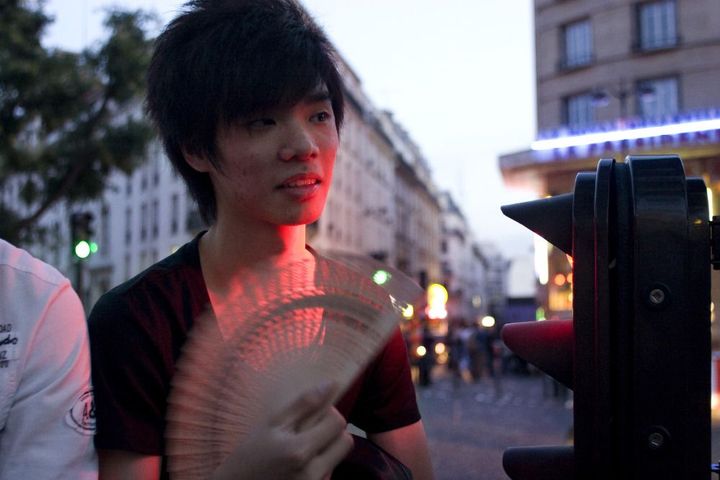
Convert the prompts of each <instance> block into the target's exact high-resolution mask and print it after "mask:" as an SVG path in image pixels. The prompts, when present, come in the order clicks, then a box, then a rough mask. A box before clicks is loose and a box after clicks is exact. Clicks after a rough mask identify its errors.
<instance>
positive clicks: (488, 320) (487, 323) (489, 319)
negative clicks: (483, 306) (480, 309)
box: [480, 315, 495, 328]
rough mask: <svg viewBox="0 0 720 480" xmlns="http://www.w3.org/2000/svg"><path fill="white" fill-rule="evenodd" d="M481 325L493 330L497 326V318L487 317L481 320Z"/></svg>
mask: <svg viewBox="0 0 720 480" xmlns="http://www.w3.org/2000/svg"><path fill="white" fill-rule="evenodd" d="M480 325H482V326H483V327H485V328H491V327H494V326H495V317H492V316H490V315H487V316H485V317H483V318H482V320H480Z"/></svg>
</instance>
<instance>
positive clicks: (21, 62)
mask: <svg viewBox="0 0 720 480" xmlns="http://www.w3.org/2000/svg"><path fill="white" fill-rule="evenodd" d="M153 20H154V17H153V16H151V15H150V14H148V13H146V12H143V11H139V10H138V11H120V10H112V11H109V12H108V14H107V16H106V19H105V24H104V25H105V28H106V29H107V38H106V40H104V41H103V42H101V43H100V44H99V45H97V46H96V47H93V48H88V49H86V50H84V51H82V52H80V53H74V52H67V51H62V50H60V49H55V48H46V47H44V46H43V45H42V42H41V40H42V35H43V32H44V30H45V28H46V27H47V26H48V25H49V24H50V22H51V19H50V18H49V17H48V16H47V15H46V14H45V13H44V12H43V10H42V2H33V1H31V0H0V219H1V220H0V237H2V238H5V239H8V240H10V241H13V242H18V243H22V242H23V241H28V240H31V239H32V238H33V235H34V233H36V232H37V226H38V220H39V219H40V218H41V217H42V215H43V214H45V213H46V212H47V211H48V209H50V208H51V207H52V206H53V205H55V204H56V203H58V202H61V201H66V202H68V203H69V204H73V203H77V202H83V201H87V200H92V199H95V198H98V197H99V196H100V195H101V194H102V192H103V191H104V190H105V188H106V186H107V182H108V179H109V175H110V173H112V171H113V170H115V169H119V170H120V171H123V172H125V173H130V172H131V171H132V170H133V168H134V167H135V166H136V165H137V164H138V163H139V162H140V161H141V160H142V158H143V157H144V154H145V150H146V147H147V144H148V142H149V141H150V139H151V138H152V130H151V128H150V126H149V125H148V123H147V121H146V120H145V118H144V117H143V115H142V103H141V102H142V98H143V96H144V81H145V71H146V69H147V65H148V62H149V59H150V55H151V40H150V39H149V38H148V36H147V33H146V30H145V27H146V25H147V24H148V22H151V21H153Z"/></svg>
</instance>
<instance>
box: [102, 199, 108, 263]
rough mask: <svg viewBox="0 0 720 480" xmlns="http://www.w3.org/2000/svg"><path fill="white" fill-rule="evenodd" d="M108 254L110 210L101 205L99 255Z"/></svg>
mask: <svg viewBox="0 0 720 480" xmlns="http://www.w3.org/2000/svg"><path fill="white" fill-rule="evenodd" d="M109 253H110V210H109V209H108V207H107V205H103V207H102V210H101V211H100V255H102V256H107V255H108V254H109Z"/></svg>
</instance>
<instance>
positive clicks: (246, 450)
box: [213, 385, 353, 480]
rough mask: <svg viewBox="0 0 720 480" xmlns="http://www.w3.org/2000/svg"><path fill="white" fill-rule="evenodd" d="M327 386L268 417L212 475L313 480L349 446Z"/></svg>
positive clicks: (330, 467) (326, 473) (326, 471)
mask: <svg viewBox="0 0 720 480" xmlns="http://www.w3.org/2000/svg"><path fill="white" fill-rule="evenodd" d="M333 393H334V387H333V386H332V385H326V386H324V387H320V388H315V389H313V390H310V391H308V392H306V393H304V394H302V395H300V396H299V397H298V398H297V399H296V400H294V401H293V402H291V404H290V405H289V406H288V407H286V408H284V409H283V410H281V411H279V412H270V413H269V415H268V416H267V417H266V418H267V420H266V421H265V422H263V424H261V425H260V426H259V427H258V428H257V429H255V430H254V432H253V433H252V434H251V435H250V436H249V437H248V438H247V439H245V440H244V441H243V442H242V443H241V444H240V445H238V446H237V447H236V448H235V450H234V451H233V452H232V454H230V456H229V457H228V458H227V460H226V461H225V462H224V463H223V464H222V465H221V466H220V467H218V469H217V470H216V471H215V474H214V476H213V478H214V479H215V480H221V479H226V478H227V479H234V480H237V479H248V480H249V479H268V480H272V479H283V480H286V479H287V480H319V479H322V478H326V477H328V476H329V475H330V474H331V473H332V470H333V468H335V466H336V465H337V464H338V463H340V461H341V460H342V459H343V458H345V456H346V455H347V454H348V452H349V451H350V450H351V449H352V447H353V440H352V436H351V435H350V434H349V433H348V432H347V430H346V422H345V419H344V418H343V416H342V415H341V414H340V412H338V411H337V410H336V409H335V408H334V407H333V406H332V404H331V402H332V398H333Z"/></svg>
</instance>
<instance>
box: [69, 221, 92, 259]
mask: <svg viewBox="0 0 720 480" xmlns="http://www.w3.org/2000/svg"><path fill="white" fill-rule="evenodd" d="M93 220H94V216H93V214H92V213H90V212H74V213H72V214H71V215H70V237H71V248H72V253H73V256H74V257H75V258H78V259H81V260H83V259H85V258H87V257H88V256H89V254H90V253H91V250H90V248H91V245H92V244H93V241H92V239H93V237H94V235H95V232H94V229H93ZM82 242H85V243H86V244H87V245H86V248H87V254H86V255H84V256H82V255H79V254H78V251H79V249H78V245H79V244H81V243H82Z"/></svg>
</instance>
